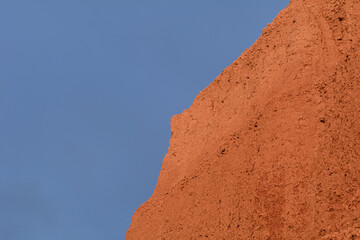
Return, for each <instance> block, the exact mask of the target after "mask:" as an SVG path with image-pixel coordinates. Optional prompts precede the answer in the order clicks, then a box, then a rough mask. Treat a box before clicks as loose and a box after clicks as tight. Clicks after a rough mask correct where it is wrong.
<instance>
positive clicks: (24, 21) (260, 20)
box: [0, 0, 288, 240]
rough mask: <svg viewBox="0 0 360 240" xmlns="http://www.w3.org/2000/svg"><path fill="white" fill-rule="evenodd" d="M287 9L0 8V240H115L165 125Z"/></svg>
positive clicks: (164, 1)
mask: <svg viewBox="0 0 360 240" xmlns="http://www.w3.org/2000/svg"><path fill="white" fill-rule="evenodd" d="M287 4H288V0H277V1H275V0H273V1H269V0H254V1H239V0H227V1H215V0H213V1H211V0H197V1H194V0H191V1H190V0H185V1H173V0H170V1H169V0H151V1H150V0H147V1H145V0H133V1H130V0H128V1H122V0H117V1H115V0H102V1H100V0H97V1H95V0H52V1H49V0H47V1H45V0H42V1H41V0H31V1H29V0H27V1H25V0H0V239H4V240H24V239H26V240H64V239H66V240H80V239H84V240H98V239H109V240H115V239H123V238H124V236H125V232H126V229H127V228H128V227H129V224H130V221H131V216H132V214H133V212H134V211H135V209H136V208H138V207H139V206H140V204H142V203H143V202H144V201H146V199H147V198H149V197H150V196H151V194H152V191H153V189H154V187H155V185H156V181H157V177H158V174H159V171H160V167H161V163H162V159H163V157H164V155H165V154H166V152H167V148H168V142H169V137H170V118H171V117H172V116H173V115H174V114H178V113H180V112H182V110H183V109H186V108H188V107H189V106H190V104H191V103H192V101H193V99H194V98H195V96H196V95H197V94H198V92H199V91H200V90H202V89H203V88H205V87H206V86H207V85H209V83H211V82H212V81H213V79H215V78H216V76H217V75H218V74H220V73H221V71H222V70H223V69H224V68H225V67H226V66H228V65H230V64H231V63H232V62H233V61H234V60H235V59H236V58H237V57H238V56H239V55H240V54H241V53H242V52H243V51H244V50H245V49H246V48H248V47H250V46H251V44H252V43H253V42H254V41H255V40H256V39H257V38H258V37H259V36H260V34H261V30H262V29H263V28H264V27H265V26H266V24H267V23H270V22H271V21H272V19H273V18H274V17H275V16H276V15H277V13H278V12H279V11H280V10H281V9H282V8H284V7H285V6H286V5H287Z"/></svg>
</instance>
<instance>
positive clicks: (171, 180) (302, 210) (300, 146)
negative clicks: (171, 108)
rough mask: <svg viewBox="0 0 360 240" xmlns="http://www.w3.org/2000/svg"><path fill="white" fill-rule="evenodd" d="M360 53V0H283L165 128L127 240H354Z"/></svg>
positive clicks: (358, 198)
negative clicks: (164, 144)
mask: <svg viewBox="0 0 360 240" xmlns="http://www.w3.org/2000/svg"><path fill="white" fill-rule="evenodd" d="M359 53H360V1H359V0H292V1H291V3H290V5H289V6H288V7H287V8H286V9H284V10H282V11H281V12H280V13H279V15H278V16H277V17H276V18H275V19H274V21H273V23H272V24H270V25H268V27H266V28H265V29H264V30H263V34H262V36H261V37H260V38H259V39H258V40H257V41H256V42H255V44H254V45H253V46H252V47H251V48H250V49H248V50H246V51H245V52H244V53H243V54H242V55H241V56H240V57H239V58H238V59H237V60H235V61H234V62H233V63H232V64H231V65H230V66H229V67H227V68H226V69H225V70H224V71H223V72H222V73H221V74H220V75H219V76H218V77H217V78H216V79H215V80H214V81H213V83H211V84H210V85H209V86H208V87H207V88H206V89H204V90H203V91H202V92H200V93H199V95H198V96H197V97H196V99H195V100H194V103H193V104H192V106H191V107H190V108H189V109H188V110H185V111H184V112H183V113H181V114H180V115H176V116H174V117H173V118H172V119H171V139H170V147H169V151H168V153H167V154H166V156H165V158H164V161H163V165H162V169H161V172H160V176H159V179H158V184H157V186H156V189H155V191H154V193H153V195H152V197H151V198H150V199H149V200H148V201H147V202H145V203H144V204H143V205H142V206H141V207H140V208H139V209H137V210H136V212H135V214H134V216H133V218H132V223H131V226H130V228H129V230H128V231H127V234H126V239H127V240H152V239H159V240H165V239H166V240H172V239H174V240H181V239H186V240H187V239H194V240H195V239H216V240H217V239H226V240H228V239H306V240H308V239H333V240H335V239H360V57H359Z"/></svg>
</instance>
